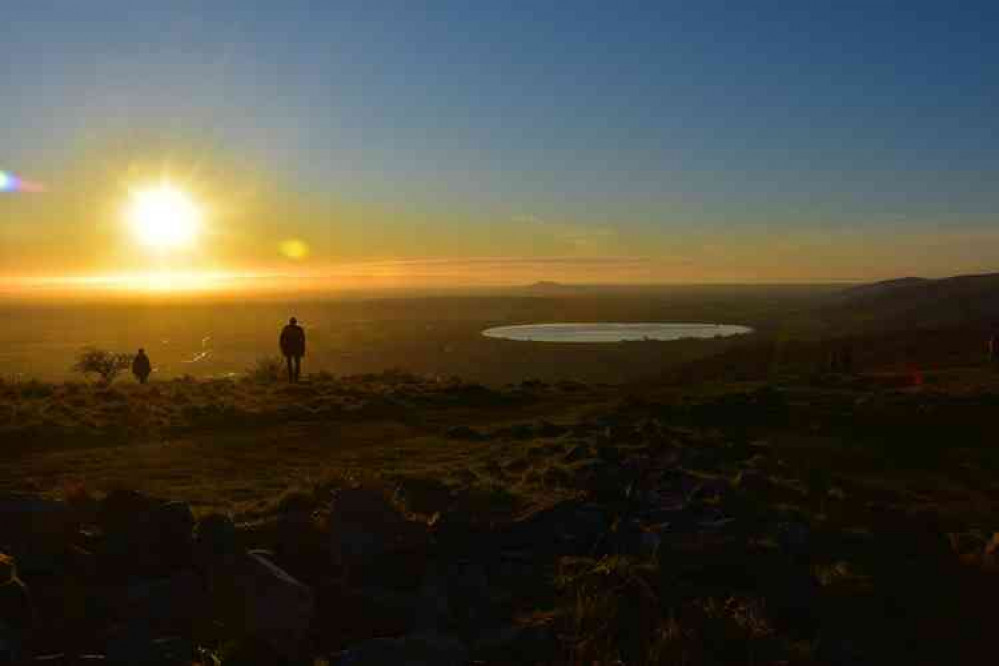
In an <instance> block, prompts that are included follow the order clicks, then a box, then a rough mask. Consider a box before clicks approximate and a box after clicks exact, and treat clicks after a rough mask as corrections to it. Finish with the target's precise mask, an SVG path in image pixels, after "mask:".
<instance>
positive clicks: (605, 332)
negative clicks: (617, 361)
mask: <svg viewBox="0 0 999 666" xmlns="http://www.w3.org/2000/svg"><path fill="white" fill-rule="evenodd" d="M752 332H753V329H751V328H749V327H748V326H737V325H734V324H703V323H702V324H695V323H641V324H615V323H596V324H523V325H519V326H497V327H496V328H489V329H486V330H485V331H483V332H482V335H484V336H486V337H487V338H500V339H503V340H518V341H522V342H588V343H593V342H629V341H631V342H633V341H641V340H684V339H689V338H724V337H729V336H732V335H744V334H746V333H752Z"/></svg>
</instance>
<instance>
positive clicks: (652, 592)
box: [0, 370, 999, 665]
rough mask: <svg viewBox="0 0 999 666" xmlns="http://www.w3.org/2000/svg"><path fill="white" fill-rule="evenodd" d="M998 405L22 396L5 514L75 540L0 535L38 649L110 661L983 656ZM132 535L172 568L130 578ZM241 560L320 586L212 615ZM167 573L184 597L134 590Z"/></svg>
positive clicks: (929, 378)
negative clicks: (278, 604) (47, 511)
mask: <svg viewBox="0 0 999 666" xmlns="http://www.w3.org/2000/svg"><path fill="white" fill-rule="evenodd" d="M997 407H999V382H997V378H996V377H995V376H994V375H993V374H992V373H989V372H986V371H984V370H953V371H939V372H934V373H928V374H927V375H925V376H921V377H920V378H919V381H918V382H917V381H915V380H914V379H913V378H912V377H911V376H909V375H906V374H899V375H892V374H876V375H875V374H871V375H862V376H851V377H847V376H823V375H812V376H807V377H797V378H794V377H784V378H781V377H776V378H771V379H769V380H767V381H745V382H742V383H731V382H729V383H716V384H703V385H698V386H696V387H691V386H679V385H670V384H661V385H658V386H643V387H641V388H640V389H639V388H631V389H629V388H621V387H601V386H588V385H583V384H579V383H572V382H566V383H562V384H545V383H541V382H526V383H522V384H517V385H508V386H506V387H502V388H487V387H483V386H479V385H475V384H468V383H464V382H461V381H459V380H457V379H447V378H436V377H422V376H415V375H410V374H407V373H402V372H390V373H383V374H378V375H366V376H354V377H333V376H329V375H322V376H319V375H317V376H312V377H310V378H309V381H307V382H305V383H303V384H301V385H295V386H289V385H285V384H280V383H268V382H265V381H250V380H245V381H231V380H226V381H192V380H177V381H171V382H158V383H153V384H150V385H148V386H135V385H125V384H122V385H120V386H115V387H112V388H102V387H95V386H90V385H85V384H43V383H31V382H28V383H23V382H22V383H6V384H3V385H0V419H2V420H0V441H2V443H3V454H2V455H3V456H4V466H3V470H4V471H3V473H2V475H0V487H2V488H4V489H5V491H6V492H7V493H8V499H7V500H4V503H2V505H3V506H5V507H7V509H5V510H6V511H7V512H8V513H6V514H5V516H7V517H8V518H9V517H10V516H13V515H19V514H16V513H11V511H14V509H11V508H10V507H12V506H16V504H12V502H16V501H22V502H23V501H26V500H25V499H24V498H25V497H36V498H37V497H40V498H45V499H49V500H55V501H56V502H55V503H54V504H53V505H52V506H64V507H71V509H72V519H71V520H70V522H71V523H72V524H73V525H74V526H75V528H74V529H76V530H82V531H76V532H72V534H70V535H67V536H63V537H60V539H63V540H64V541H65V543H63V542H59V543H58V544H57V545H56V547H55V550H58V551H59V552H58V553H57V554H53V553H51V552H48V551H46V548H49V550H52V549H53V547H52V546H51V544H49V545H48V546H46V547H42V546H40V545H39V544H38V543H37V539H35V537H36V536H37V534H35V532H36V531H37V530H35V529H33V528H25V529H23V530H22V533H19V534H16V533H15V531H16V530H13V528H9V529H8V530H7V532H6V533H4V534H3V537H2V538H0V546H3V545H6V546H9V547H10V548H11V549H12V550H13V551H14V552H15V554H17V555H18V563H19V568H20V569H21V577H22V578H23V579H24V581H25V582H26V584H27V585H28V586H29V587H30V588H32V590H33V591H34V592H36V593H37V598H36V605H37V606H38V607H39V610H40V612H39V617H40V618H41V619H40V623H41V624H40V626H39V627H36V633H35V636H36V637H41V638H36V642H37V644H38V649H39V650H41V651H49V652H62V653H64V654H69V653H71V652H73V651H75V652H79V653H81V654H82V653H85V652H101V653H106V654H107V655H108V659H109V661H110V662H111V663H139V662H138V661H136V660H137V659H140V657H141V658H143V659H144V658H146V657H145V656H142V655H146V656H148V655H149V654H153V653H154V652H155V650H157V649H159V650H160V651H161V652H163V651H167V652H169V651H170V650H172V651H173V652H170V654H175V655H177V654H179V655H180V656H179V657H176V660H175V661H169V660H168V656H169V655H167V656H163V654H160V655H159V657H157V658H161V659H162V660H161V661H157V662H155V663H190V660H191V659H195V658H197V659H200V660H201V661H202V662H203V663H215V662H216V660H218V662H221V663H225V664H227V665H228V664H247V663H260V664H263V663H268V664H273V663H282V662H284V663H294V664H298V663H302V664H304V663H341V664H375V663H377V664H381V663H386V664H387V663H428V664H429V663H434V664H442V663H490V664H510V663H558V664H562V663H575V664H583V663H602V664H611V663H626V664H671V663H683V664H731V663H755V664H768V663H801V664H845V663H927V664H929V663H955V664H957V663H980V662H979V657H980V655H982V654H987V650H988V648H989V645H990V643H989V638H990V637H989V634H988V632H987V629H988V628H989V621H990V617H991V608H992V607H993V606H994V600H995V598H996V594H997V593H999V579H997V568H999V561H997V557H999V539H997V538H996V537H995V536H994V533H995V530H996V529H997V528H999V524H997V522H996V519H995V516H996V508H997V500H999V482H997V481H996V478H997V476H996V471H997V469H999V453H997V452H996V450H995V448H994V444H995V441H994V428H992V427H991V423H992V421H993V420H994V418H995V413H996V409H997ZM135 491H138V493H139V494H136V492H135ZM18 498H20V499H18ZM150 498H158V499H150ZM166 500H180V501H182V502H184V503H185V504H184V506H189V507H190V511H191V513H192V514H193V515H192V518H191V521H192V524H191V525H189V526H188V527H186V528H184V527H183V525H185V524H186V523H184V521H183V520H181V521H180V524H181V525H182V528H181V529H180V530H179V531H174V532H170V531H169V530H166V528H163V529H164V530H166V534H167V535H168V536H166V537H164V536H163V534H160V533H159V532H156V533H155V534H154V535H153V536H150V535H149V533H148V525H149V524H158V523H156V521H157V520H159V519H155V518H142V519H141V520H139V519H138V518H136V517H142V516H157V515H160V513H157V512H162V511H165V509H163V508H162V507H164V506H168V505H165V504H163V502H164V501H166ZM39 501H41V500H39ZM47 506H48V505H47ZM169 506H175V505H169ZM114 516H118V518H114ZM122 516H124V517H122ZM130 517H131V518H130ZM230 518H231V519H232V520H233V521H234V525H233V529H232V533H231V535H230V536H225V535H227V534H229V533H228V532H226V530H225V529H221V531H220V529H219V528H218V525H219V524H223V525H224V524H227V521H228V520H229V519H230ZM136 520H138V523H136V522H135V521H136ZM116 521H117V522H116ZM194 521H196V525H195V524H194ZM220 521H221V523H220ZM6 524H8V525H11V524H14V523H10V522H8V523H6ZM169 524H173V523H169ZM141 525H145V526H147V527H141ZM36 527H37V526H36ZM192 527H193V529H192ZM81 534H83V535H86V536H80V535H81ZM219 534H222V535H223V536H218V535H219ZM208 535H213V536H208ZM116 539H124V540H125V544H126V548H127V551H128V552H131V553H133V554H135V553H138V552H141V551H143V550H145V548H144V547H143V544H144V543H148V540H149V539H153V540H154V541H155V540H156V539H159V540H160V541H156V543H161V542H162V541H163V540H164V539H166V540H168V541H169V542H170V543H171V544H173V547H172V548H167V549H164V548H163V547H162V546H161V547H159V548H152V549H150V550H154V551H159V552H174V553H175V559H173V560H170V561H169V562H166V561H161V560H159V559H156V558H154V559H153V561H143V558H141V557H137V558H135V560H136V561H134V562H133V561H127V564H123V563H122V560H121V559H117V560H116V559H114V558H115V557H116V556H115V553H116V552H117V551H116V550H115V546H114V544H115V543H116ZM213 539H215V540H214V541H213ZM206 543H207V544H211V546H210V547H209V548H208V551H209V552H210V553H211V554H210V555H206V554H205V548H206V546H205V544H206ZM70 546H71V548H70ZM248 548H250V549H252V548H265V549H267V550H268V551H269V555H268V557H269V558H271V560H272V561H273V562H274V563H275V564H277V565H278V566H280V567H281V568H282V569H284V570H285V571H287V572H288V573H290V574H291V575H292V576H293V577H294V578H295V579H297V580H298V581H300V582H301V583H302V584H303V585H304V586H305V587H306V589H307V590H308V591H309V594H310V595H311V596H309V597H308V598H309V599H311V605H309V609H310V610H309V612H308V613H305V611H301V613H299V612H297V611H296V612H291V611H289V612H288V613H287V616H288V617H296V618H299V619H300V623H299V625H298V626H297V627H296V628H295V629H296V630H295V631H290V630H289V629H288V627H287V626H285V625H284V624H281V623H278V624H280V625H281V626H279V627H277V628H275V627H274V626H272V625H271V624H267V623H263V624H261V622H262V621H260V622H256V623H249V621H247V620H245V618H244V619H242V620H240V619H239V618H238V617H236V615H233V613H232V609H231V608H228V609H227V607H226V603H225V601H224V599H223V600H222V601H219V598H220V597H219V595H220V594H221V595H222V597H225V595H224V594H222V593H221V592H218V590H219V589H223V588H224V587H225V585H224V584H222V583H219V582H218V581H219V580H221V579H219V578H218V576H219V574H218V573H217V568H218V566H219V565H218V564H217V562H216V559H215V558H216V557H217V556H218V553H219V552H228V550H227V549H234V550H233V552H239V551H242V550H244V549H248ZM67 549H68V550H67ZM66 552H69V553H71V554H70V555H67V554H66ZM57 555H58V556H57ZM53 558H54V559H53ZM226 561H228V560H226ZM107 562H117V563H118V564H117V566H118V569H115V570H114V571H110V570H105V569H104V567H106V566H110V565H108V564H106V563H107ZM213 572H214V573H213ZM178 576H187V578H184V580H187V581H188V582H189V583H190V581H194V583H190V584H188V585H187V587H184V586H183V585H179V584H178V583H177V581H178V580H180V579H179V578H177V577H178ZM163 579H166V580H171V581H174V584H173V589H184V590H187V591H186V592H184V594H185V595H188V596H182V597H181V598H180V599H178V598H174V597H173V596H170V598H169V599H168V600H166V601H164V600H162V599H159V598H158V597H156V596H155V595H154V594H153V593H150V592H148V591H146V592H142V591H141V590H145V589H146V588H142V587H141V586H142V585H149V584H152V583H150V581H156V580H163ZM198 581H205V582H204V583H201V582H198ZM212 581H215V582H214V583H213V582H212ZM71 583H72V584H71ZM202 585H204V587H202ZM219 585H222V587H221V588H220V587H219ZM136 586H139V587H138V588H137V587H136ZM71 589H72V590H78V592H72V591H71ZM81 589H82V590H83V592H80V591H79V590H81ZM137 589H138V590H140V591H136V590H137ZM191 590H195V591H199V592H200V591H205V593H210V594H209V596H210V597H211V599H212V601H211V603H197V604H194V602H192V601H191V600H192V599H196V598H197V596H196V595H195V596H191V595H194V592H192V591H191ZM212 590H215V591H214V592H212ZM73 594H77V595H79V594H83V596H82V597H80V596H73ZM66 595H70V596H68V597H67V596H66ZM123 595H124V596H123ZM168 596H169V595H168ZM74 599H75V600H76V601H72V600H74ZM123 599H124V600H125V601H123ZM128 600H130V601H128ZM71 603H77V604H84V607H85V608H87V609H89V612H88V613H86V614H85V615H86V616H87V618H88V619H87V621H86V622H84V623H82V624H80V623H79V622H77V623H76V624H74V621H72V620H70V619H67V616H66V614H65V612H59V611H58V609H60V608H65V607H66V606H67V604H70V605H71ZM179 603H182V604H194V605H196V606H197V607H198V608H203V609H205V610H204V612H202V613H190V612H188V613H186V614H185V613H177V615H184V616H185V617H186V616H189V617H190V618H191V619H190V620H185V621H181V620H180V618H178V617H173V616H172V614H171V613H172V610H171V609H174V606H173V605H172V604H179ZM248 603H250V602H249V601H247V600H246V599H242V598H241V599H240V604H242V605H246V604H248ZM270 603H273V601H272V602H270ZM289 603H290V602H289ZM241 607H242V606H241ZM293 608H298V607H297V606H294V607H293ZM164 609H166V610H164ZM208 609H210V611H209V610H208ZM184 610H185V611H189V610H190V608H185V609H184ZM240 617H242V616H240ZM125 620H127V622H126V621H125ZM46 622H47V623H48V624H47V625H46V624H45V623H46ZM274 622H276V620H275V621H274ZM285 624H287V623H285ZM137 627H140V628H141V631H140V628H137ZM278 629H280V631H278ZM143 632H145V633H143ZM296 632H297V633H296ZM142 636H146V638H142ZM167 637H170V640H169V641H167V640H166V639H167ZM178 637H179V638H178ZM181 639H183V640H181ZM157 640H158V641H159V642H157ZM144 641H145V642H144ZM164 641H165V642H164ZM199 648H200V650H199ZM122 654H124V655H126V656H124V657H122V656H121V655H122ZM116 655H117V656H116ZM115 659H119V660H122V659H124V660H125V661H117V662H116V661H114V660H115ZM150 659H152V658H151V657H150ZM179 659H187V662H183V661H180V660H179ZM129 660H130V661H129ZM67 663H72V662H67ZM148 663H154V662H153V661H149V662H148Z"/></svg>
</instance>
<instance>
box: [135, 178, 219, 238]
mask: <svg viewBox="0 0 999 666" xmlns="http://www.w3.org/2000/svg"><path fill="white" fill-rule="evenodd" d="M126 218H127V220H128V223H129V225H130V226H131V229H132V232H133V233H134V234H135V238H136V239H137V240H138V241H139V242H140V243H141V244H143V245H145V246H146V247H149V248H152V249H155V250H173V249H177V248H182V247H187V246H189V245H191V244H192V243H193V242H194V240H195V239H196V238H197V235H198V231H199V230H200V228H201V222H202V218H203V214H202V211H201V208H200V207H199V206H198V205H197V203H196V202H195V201H194V199H192V198H191V196H190V195H188V194H187V193H186V192H184V191H182V190H179V189H177V188H176V187H174V186H173V185H171V184H169V183H163V184H161V185H157V186H155V187H149V188H144V189H140V190H136V191H134V192H132V194H131V197H130V198H129V203H128V208H127V212H126Z"/></svg>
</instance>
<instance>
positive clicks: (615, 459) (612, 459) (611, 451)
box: [597, 444, 623, 465]
mask: <svg viewBox="0 0 999 666" xmlns="http://www.w3.org/2000/svg"><path fill="white" fill-rule="evenodd" d="M597 456H598V457H599V458H600V459H601V460H602V461H604V462H605V463H610V464H612V465H613V464H617V463H620V462H621V460H622V459H623V456H622V455H621V450H620V449H618V448H617V447H616V446H613V445H611V444H601V445H600V446H598V447H597Z"/></svg>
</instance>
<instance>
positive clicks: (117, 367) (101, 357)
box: [73, 347, 132, 384]
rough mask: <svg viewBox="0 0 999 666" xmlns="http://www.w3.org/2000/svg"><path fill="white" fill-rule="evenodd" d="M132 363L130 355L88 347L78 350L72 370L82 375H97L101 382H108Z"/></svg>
mask: <svg viewBox="0 0 999 666" xmlns="http://www.w3.org/2000/svg"><path fill="white" fill-rule="evenodd" d="M131 364H132V357H131V356H130V355H129V354H119V353H116V352H110V351H106V350H104V349H96V348H94V347H88V348H86V349H84V350H83V351H81V352H80V354H79V355H78V356H77V357H76V363H75V364H74V365H73V370H74V371H76V372H80V373H82V374H84V375H98V376H99V377H100V379H101V383H103V384H110V383H111V382H113V381H114V380H115V378H116V377H117V376H118V375H119V374H121V372H122V371H123V370H127V369H128V368H129V367H130V366H131Z"/></svg>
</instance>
